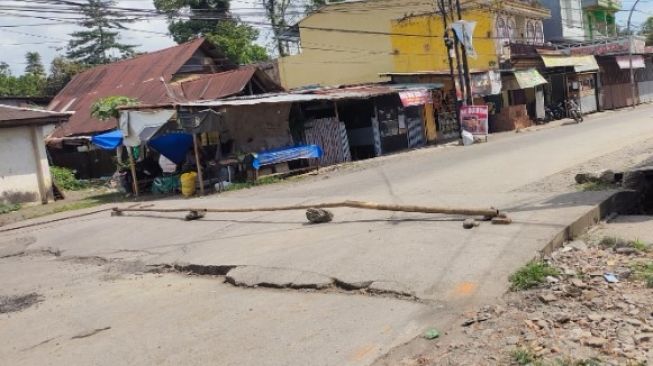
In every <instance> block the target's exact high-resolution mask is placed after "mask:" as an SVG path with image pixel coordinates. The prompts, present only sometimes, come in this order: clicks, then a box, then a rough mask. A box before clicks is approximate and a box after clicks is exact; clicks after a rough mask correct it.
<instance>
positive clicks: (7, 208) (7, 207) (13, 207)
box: [0, 203, 21, 214]
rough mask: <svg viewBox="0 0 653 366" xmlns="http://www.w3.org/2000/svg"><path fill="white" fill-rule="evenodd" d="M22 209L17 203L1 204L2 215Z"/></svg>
mask: <svg viewBox="0 0 653 366" xmlns="http://www.w3.org/2000/svg"><path fill="white" fill-rule="evenodd" d="M20 207H21V206H20V203H15V204H11V203H0V214H6V213H10V212H13V211H18V210H20Z"/></svg>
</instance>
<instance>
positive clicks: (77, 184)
mask: <svg viewBox="0 0 653 366" xmlns="http://www.w3.org/2000/svg"><path fill="white" fill-rule="evenodd" d="M50 174H52V179H53V180H54V183H55V184H56V185H57V187H59V188H61V189H63V190H66V191H79V190H81V189H84V188H87V187H88V183H87V182H85V181H82V180H79V179H77V178H75V173H74V172H73V171H72V170H70V169H68V168H63V167H58V166H51V167H50Z"/></svg>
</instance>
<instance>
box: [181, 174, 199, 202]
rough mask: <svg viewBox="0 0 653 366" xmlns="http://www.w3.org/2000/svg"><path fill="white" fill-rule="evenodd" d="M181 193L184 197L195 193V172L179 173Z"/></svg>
mask: <svg viewBox="0 0 653 366" xmlns="http://www.w3.org/2000/svg"><path fill="white" fill-rule="evenodd" d="M179 180H181V194H183V195H184V197H190V196H192V195H194V194H195V182H196V181H197V173H195V172H189V173H184V174H182V175H181V177H180V179H179Z"/></svg>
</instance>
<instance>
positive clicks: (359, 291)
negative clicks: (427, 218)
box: [2, 248, 434, 303]
mask: <svg viewBox="0 0 653 366" xmlns="http://www.w3.org/2000/svg"><path fill="white" fill-rule="evenodd" d="M37 255H51V256H54V257H56V258H57V260H61V261H67V262H74V263H79V264H88V265H107V266H110V265H114V266H115V265H116V264H120V263H122V264H124V266H123V267H124V268H121V269H120V270H121V271H122V272H140V273H142V272H147V273H179V274H182V275H194V276H211V277H215V278H219V279H221V280H222V281H223V283H226V284H229V285H232V286H235V287H241V288H250V289H256V288H267V289H277V290H294V291H305V292H306V291H310V292H324V293H334V292H335V293H345V294H352V295H363V296H378V297H390V298H395V299H399V300H405V301H411V302H418V303H433V302H434V301H433V300H428V299H423V298H420V297H418V296H417V295H416V294H415V293H414V292H413V291H412V290H411V289H410V288H408V287H407V286H406V285H404V284H401V283H399V282H395V281H386V280H367V281H359V282H350V281H344V280H342V279H339V278H335V277H332V276H328V275H325V274H321V273H316V272H311V271H305V270H297V269H291V268H278V267H266V266H258V265H209V264H178V263H176V264H168V263H163V264H148V265H145V264H143V262H141V261H130V260H125V259H118V258H105V257H100V256H64V255H62V252H61V251H60V250H59V249H56V248H45V249H38V250H21V251H18V252H17V253H12V255H8V256H5V257H2V258H5V259H8V258H11V257H13V256H37ZM132 262H133V263H138V264H139V265H134V266H129V264H130V263H132Z"/></svg>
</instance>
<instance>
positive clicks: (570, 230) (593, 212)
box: [539, 190, 639, 259]
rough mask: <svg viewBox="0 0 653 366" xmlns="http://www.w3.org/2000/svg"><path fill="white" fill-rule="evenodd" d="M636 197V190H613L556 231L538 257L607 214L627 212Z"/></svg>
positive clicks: (575, 236)
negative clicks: (608, 195)
mask: <svg viewBox="0 0 653 366" xmlns="http://www.w3.org/2000/svg"><path fill="white" fill-rule="evenodd" d="M638 198H639V193H638V192H636V191H630V190H628V191H627V190H622V191H617V192H615V193H614V194H612V195H611V196H610V197H608V198H606V199H605V200H603V202H600V203H598V204H596V205H595V206H594V207H592V208H591V209H590V210H588V211H587V212H586V213H585V214H583V215H582V216H580V217H579V218H578V219H577V220H576V221H574V222H572V223H571V224H569V225H568V226H566V227H565V228H564V229H562V230H561V231H560V232H558V233H557V234H556V235H555V236H554V237H553V238H552V239H551V240H550V241H549V242H548V243H547V244H546V246H545V247H544V248H542V250H540V252H539V257H540V259H542V258H543V257H545V256H548V255H550V254H551V253H553V251H554V250H556V249H558V248H560V247H561V246H562V245H563V244H564V243H565V242H566V241H569V240H573V239H575V238H577V237H578V236H580V235H582V234H584V233H585V232H586V231H587V230H588V229H589V228H590V227H592V226H594V225H596V224H598V223H599V221H601V219H603V218H605V217H606V216H607V215H609V214H611V213H613V212H617V213H625V212H628V211H629V210H631V209H632V208H633V207H634V206H635V204H636V202H637V199H638Z"/></svg>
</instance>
